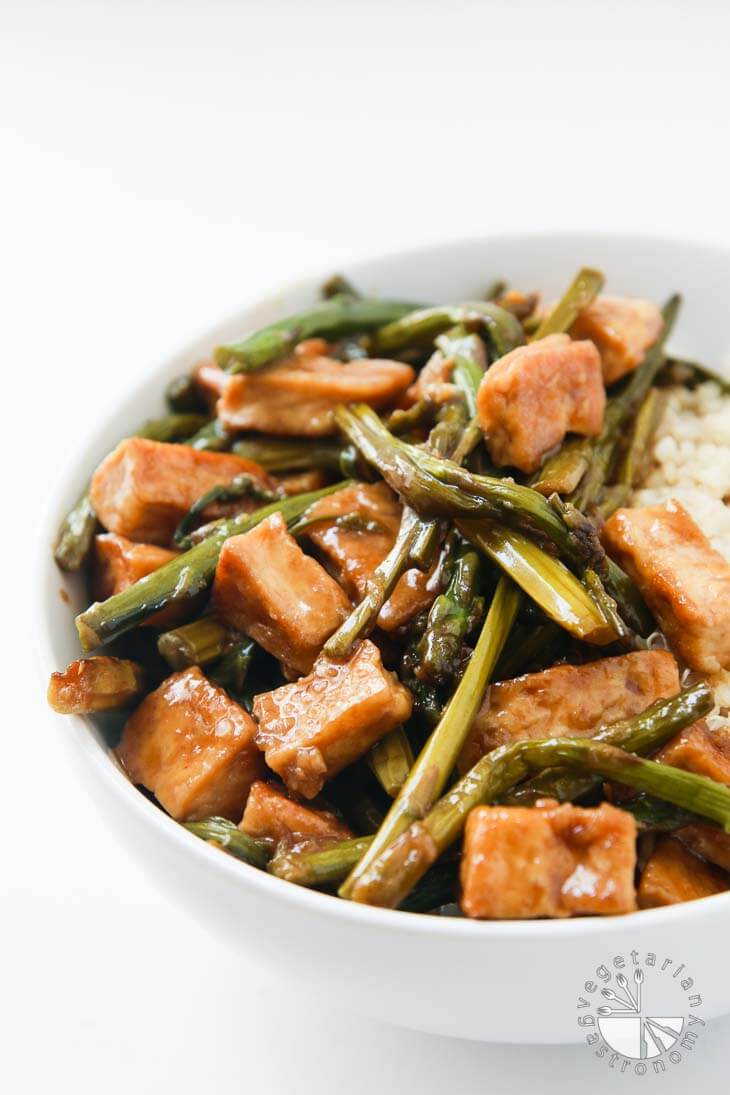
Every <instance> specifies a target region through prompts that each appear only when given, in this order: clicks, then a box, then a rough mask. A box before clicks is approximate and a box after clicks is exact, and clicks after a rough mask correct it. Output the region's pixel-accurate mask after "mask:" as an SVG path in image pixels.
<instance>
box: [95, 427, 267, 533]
mask: <svg viewBox="0 0 730 1095" xmlns="http://www.w3.org/2000/svg"><path fill="white" fill-rule="evenodd" d="M242 472H247V473H248V474H250V475H253V476H254V477H255V478H257V479H259V480H260V481H261V483H262V484H263V485H266V486H268V485H269V482H268V479H267V476H266V472H265V471H264V469H263V468H262V467H260V465H259V464H255V463H254V462H253V461H252V460H246V459H244V458H243V457H241V456H232V455H230V454H228V453H217V452H199V451H198V450H197V449H193V448H190V446H189V445H170V444H163V443H162V442H160V441H148V440H146V439H145V438H142V437H130V438H128V439H127V440H126V441H122V443H121V444H120V445H117V447H116V449H115V450H114V452H112V453H110V454H109V456H107V457H106V459H105V460H103V461H102V462H101V464H100V465H99V467H98V468H97V469H96V471H95V472H94V476H93V478H92V480H91V492H90V493H91V502H92V505H93V507H94V509H95V511H96V515H97V517H98V518H99V520H100V521H101V523H102V525H104V526H105V528H107V529H108V530H109V531H110V532H116V533H118V534H119V535H120V536H126V537H128V538H129V539H130V540H135V541H137V542H142V543H149V544H162V545H166V544H169V542H170V540H171V538H172V534H173V532H174V531H175V529H176V527H177V525H178V524H179V523H180V521H181V520H182V518H183V517H184V516H185V514H186V513H187V512H188V510H189V509H190V507H191V506H192V504H193V502H196V501H197V500H198V498H200V497H201V495H203V494H205V493H206V492H207V491H209V490H210V489H211V488H212V487H215V486H217V485H218V484H221V483H229V482H230V481H231V479H234V478H235V477H236V476H237V475H241V473H242ZM257 505H259V503H258V502H256V501H253V500H251V501H250V504H249V506H248V508H249V509H255V508H256V506H257ZM239 511H240V507H239Z"/></svg>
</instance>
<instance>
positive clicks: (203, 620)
mask: <svg viewBox="0 0 730 1095" xmlns="http://www.w3.org/2000/svg"><path fill="white" fill-rule="evenodd" d="M229 642H230V632H229V630H228V628H226V627H224V625H223V624H222V623H220V621H219V620H216V618H215V617H214V616H201V617H200V619H199V620H192V621H191V622H190V623H189V624H183V625H182V627H176V628H174V630H172V631H165V632H163V633H162V635H160V636H159V638H158V640H157V649H158V650H159V652H160V654H161V655H162V657H163V658H164V659H165V661H166V662H167V664H168V665H169V666H170V667H171V668H172V669H187V668H188V666H191V665H208V664H209V663H210V662H214V661H216V660H217V659H218V658H220V657H222V656H223V654H224V653H225V651H226V648H227V646H228V645H229Z"/></svg>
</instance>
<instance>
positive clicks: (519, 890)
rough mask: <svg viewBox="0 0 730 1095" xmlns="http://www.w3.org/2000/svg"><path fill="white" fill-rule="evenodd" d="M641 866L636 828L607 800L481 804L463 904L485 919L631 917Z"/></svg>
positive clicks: (466, 858) (469, 840)
mask: <svg viewBox="0 0 730 1095" xmlns="http://www.w3.org/2000/svg"><path fill="white" fill-rule="evenodd" d="M635 866H636V823H635V821H634V819H633V817H632V816H631V815H630V814H628V813H626V812H625V811H623V810H618V809H616V807H614V806H609V805H608V804H607V803H602V804H601V805H600V806H598V807H594V808H591V809H583V808H582V807H579V806H573V805H572V804H571V803H564V804H563V805H562V806H559V805H558V804H557V803H556V802H554V801H553V800H545V801H544V804H540V805H538V806H536V807H535V808H533V809H527V808H524V807H521V806H478V807H477V808H476V809H474V810H472V811H471V813H470V814H469V817H468V819H467V823H466V833H465V838H464V853H463V856H462V863H461V887H462V893H461V907H462V910H463V911H464V913H465V914H466V915H467V916H470V917H475V918H478V919H485V920H523V919H532V918H535V917H565V916H578V915H585V914H596V915H602V916H607V915H614V914H616V913H626V912H631V911H632V910H633V909H635V908H636V899H635V893H634V868H635Z"/></svg>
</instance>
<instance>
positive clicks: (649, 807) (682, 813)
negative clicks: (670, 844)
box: [621, 795, 707, 833]
mask: <svg viewBox="0 0 730 1095" xmlns="http://www.w3.org/2000/svg"><path fill="white" fill-rule="evenodd" d="M621 809H622V810H627V811H628V813H630V814H633V816H634V818H635V820H636V824H637V825H638V827H639V829H640V830H644V831H646V832H661V833H669V832H674V831H675V830H677V829H683V828H684V827H685V825H697V824H698V822H699V823H702V824H704V825H706V824H707V822H706V821H705V820H704V819H703V818H701V817H698V816H697V814H691V813H690V812H689V810H682V809H680V808H679V806H672V805H671V804H670V803H668V802H662V800H661V799H658V798H653V797H652V796H651V795H638V796H637V797H636V798H635V799H631V800H630V801H629V802H622V803H621Z"/></svg>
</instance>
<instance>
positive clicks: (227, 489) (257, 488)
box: [172, 472, 282, 548]
mask: <svg viewBox="0 0 730 1095" xmlns="http://www.w3.org/2000/svg"><path fill="white" fill-rule="evenodd" d="M281 497H282V494H281V492H280V491H278V490H269V488H268V487H265V486H263V485H262V483H261V482H260V481H259V480H258V479H257V478H256V477H255V476H253V475H251V474H250V473H249V472H241V474H240V475H237V476H236V477H235V478H234V479H231V481H230V483H219V484H218V485H217V486H215V487H211V489H210V490H209V491H206V492H205V494H203V495H201V497H200V498H198V499H196V500H195V502H193V504H192V506H191V507H190V509H189V510H188V512H187V513H186V514H185V516H184V517H183V519H182V521H181V522H180V524H179V525H178V526H177V528H176V529H175V531H174V533H173V534H172V540H173V543H174V544H175V545H176V546H177V547H179V548H189V547H190V546H191V544H190V542H189V537H188V533H189V532H190V530H191V529H192V527H193V525H194V524H195V522H196V521H197V520H198V518H199V517H201V516H202V514H203V513H205V511H206V510H207V508H208V506H212V505H213V503H214V502H234V501H236V500H238V499H239V498H255V499H257V500H258V501H259V502H276V501H278V500H279V499H280V498H281Z"/></svg>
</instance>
